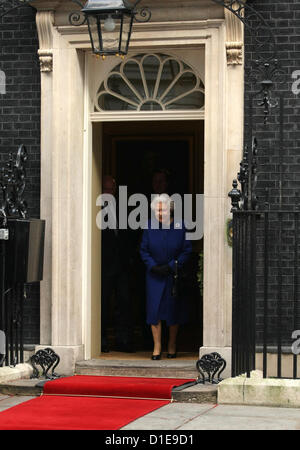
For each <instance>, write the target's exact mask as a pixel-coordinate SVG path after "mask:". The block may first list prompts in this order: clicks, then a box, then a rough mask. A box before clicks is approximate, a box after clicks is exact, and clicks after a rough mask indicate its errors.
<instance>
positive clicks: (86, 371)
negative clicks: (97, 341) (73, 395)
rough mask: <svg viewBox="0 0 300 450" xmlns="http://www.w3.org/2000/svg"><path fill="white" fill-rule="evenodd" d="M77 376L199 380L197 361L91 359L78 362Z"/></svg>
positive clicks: (76, 367)
mask: <svg viewBox="0 0 300 450" xmlns="http://www.w3.org/2000/svg"><path fill="white" fill-rule="evenodd" d="M75 373H76V374H77V375H103V376H116V377H117V376H120V377H122V376H123V377H126V376H127V377H158V378H193V379H196V378H198V375H199V374H198V371H197V369H196V364H195V361H189V360H187V361H186V360H185V361H178V360H160V361H152V360H148V359H147V360H146V359H145V360H142V359H138V360H119V359H118V360H111V359H102V358H101V359H90V360H86V361H78V362H77V363H76V366H75Z"/></svg>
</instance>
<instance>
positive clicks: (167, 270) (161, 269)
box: [151, 264, 173, 277]
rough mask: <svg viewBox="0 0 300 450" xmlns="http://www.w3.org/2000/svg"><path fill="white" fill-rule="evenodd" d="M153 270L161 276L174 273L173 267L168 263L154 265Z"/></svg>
mask: <svg viewBox="0 0 300 450" xmlns="http://www.w3.org/2000/svg"><path fill="white" fill-rule="evenodd" d="M151 272H153V273H155V274H156V275H160V276H161V277H167V276H168V275H170V274H171V273H173V271H172V269H171V267H170V266H169V265H168V264H163V265H161V266H159V265H158V266H154V267H152V269H151Z"/></svg>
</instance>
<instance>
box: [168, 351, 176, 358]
mask: <svg viewBox="0 0 300 450" xmlns="http://www.w3.org/2000/svg"><path fill="white" fill-rule="evenodd" d="M176 356H177V353H176V352H175V353H168V354H167V358H172V359H173V358H176Z"/></svg>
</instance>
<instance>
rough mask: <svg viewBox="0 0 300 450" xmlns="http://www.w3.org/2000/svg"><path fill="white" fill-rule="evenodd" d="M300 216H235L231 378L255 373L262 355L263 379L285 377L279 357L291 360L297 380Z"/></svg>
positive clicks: (256, 213)
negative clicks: (272, 358) (272, 366)
mask: <svg viewBox="0 0 300 450" xmlns="http://www.w3.org/2000/svg"><path fill="white" fill-rule="evenodd" d="M299 219H300V211H299V208H298V206H297V205H296V206H295V208H294V209H287V210H269V209H266V210H264V211H258V210H254V211H253V210H252V211H251V210H248V211H247V210H235V211H233V315H232V318H233V324H232V376H237V375H240V374H242V373H246V374H247V376H250V373H251V371H252V370H254V369H255V368H256V356H257V354H258V353H261V354H262V366H263V376H264V377H267V376H270V374H269V371H268V369H269V367H268V360H269V358H268V355H270V354H275V355H276V359H277V368H276V373H272V376H276V377H278V378H282V377H283V375H284V374H285V375H284V376H285V377H287V375H286V373H287V372H286V370H285V369H286V367H284V362H283V355H286V354H289V355H290V358H291V360H292V367H291V372H290V375H289V376H290V377H292V378H297V377H299V375H298V374H299V369H300V367H299V369H298V354H300V348H299V346H297V345H295V344H296V338H297V337H298V338H299V337H300V331H299V330H300V297H299V293H300V291H299V280H300V228H299Z"/></svg>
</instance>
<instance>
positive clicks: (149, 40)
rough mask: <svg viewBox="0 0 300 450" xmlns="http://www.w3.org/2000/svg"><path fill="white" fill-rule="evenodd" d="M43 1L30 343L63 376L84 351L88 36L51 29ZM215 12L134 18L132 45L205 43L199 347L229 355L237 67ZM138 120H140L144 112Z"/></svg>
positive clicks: (237, 39)
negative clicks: (54, 360) (56, 362)
mask: <svg viewBox="0 0 300 450" xmlns="http://www.w3.org/2000/svg"><path fill="white" fill-rule="evenodd" d="M47 3H51V4H52V5H53V4H54V3H55V2H54V3H53V2H44V1H42V0H40V2H38V3H37V5H36V7H37V9H38V12H37V27H38V32H39V40H40V50H39V55H40V60H41V84H42V87H41V89H42V105H41V149H42V152H41V177H42V183H41V217H42V218H43V219H46V221H47V237H46V248H45V277H44V281H43V282H42V284H41V345H40V346H39V347H38V348H40V347H44V346H45V345H47V346H48V345H51V346H52V347H53V349H54V350H55V351H56V352H57V353H58V354H59V355H60V356H61V361H62V369H61V370H62V371H63V373H72V371H73V370H74V366H75V362H76V360H79V359H88V358H90V357H91V356H92V354H91V332H90V330H89V326H88V320H89V318H90V316H89V310H88V309H87V308H86V305H89V304H90V300H89V287H88V280H89V275H88V274H89V270H90V269H91V261H90V254H89V250H88V249H89V245H91V240H90V235H89V232H88V229H89V225H90V224H89V220H91V219H88V218H87V217H88V214H87V213H88V210H89V207H88V195H89V194H88V193H89V189H90V188H91V186H89V177H90V175H91V173H90V171H91V167H92V166H91V155H92V121H91V120H90V119H91V118H90V117H89V116H88V115H87V114H86V115H84V113H83V111H84V110H85V105H87V103H88V102H89V101H90V98H89V92H88V90H87V89H86V85H87V83H86V80H87V64H86V59H85V53H86V50H87V49H88V48H89V45H90V43H89V37H88V34H87V30H86V29H85V27H83V28H82V29H80V30H77V29H76V30H74V28H73V27H70V26H68V25H61V26H54V10H53V8H52V9H51V8H49V6H47V7H46V9H45V4H47ZM56 3H57V2H56ZM39 4H40V5H42V6H43V8H42V6H41V7H40V8H39ZM224 17H225V18H224V19H207V20H197V21H191V20H188V21H182V22H156V23H155V22H154V23H148V24H137V25H136V27H135V30H134V33H133V35H132V43H131V48H132V51H134V52H137V51H139V52H147V51H149V49H151V50H150V51H151V52H155V51H162V49H164V50H166V51H168V50H170V51H172V49H173V50H174V49H179V48H181V49H184V48H197V47H198V48H199V47H201V46H204V47H205V80H204V84H205V91H206V106H205V188H204V191H205V218H204V221H205V223H204V232H205V248H204V255H205V256H204V258H205V259H204V266H205V273H204V311H203V317H204V336H203V340H204V346H203V347H202V348H201V351H200V354H201V353H206V352H212V351H218V352H219V353H221V354H222V356H223V357H225V359H226V360H227V361H230V345H231V297H232V295H231V289H232V288H231V278H232V277H231V266H232V264H231V249H230V248H229V247H228V245H227V241H226V236H225V224H226V219H227V218H228V217H229V210H230V207H229V200H228V198H227V193H228V191H229V190H230V186H231V180H232V179H233V178H234V175H235V172H236V167H238V164H239V162H240V160H241V155H242V148H243V119H244V112H243V94H244V71H243V63H242V59H243V58H242V56H243V44H242V43H243V28H242V24H241V22H240V21H239V20H238V19H237V18H235V17H234V16H233V15H232V14H231V13H230V12H229V11H227V10H225V11H224ZM228 43H231V45H228ZM233 44H235V48H234V51H232V48H233V47H232V45H233ZM62 99H63V101H62ZM185 117H187V116H185ZM185 117H182V116H179V117H178V118H177V120H178V119H180V120H184V118H185ZM115 118H116V120H117V115H116V117H115ZM188 118H189V119H190V117H188ZM135 120H136V119H135ZM145 120H149V118H146V115H145ZM168 120H170V118H169V117H168ZM172 120H176V117H175V115H174V116H173V117H172ZM216 128H217V129H218V133H216ZM81 205H83V208H82V207H81ZM38 348H37V349H38ZM229 366H230V365H229ZM229 370H230V367H229Z"/></svg>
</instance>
